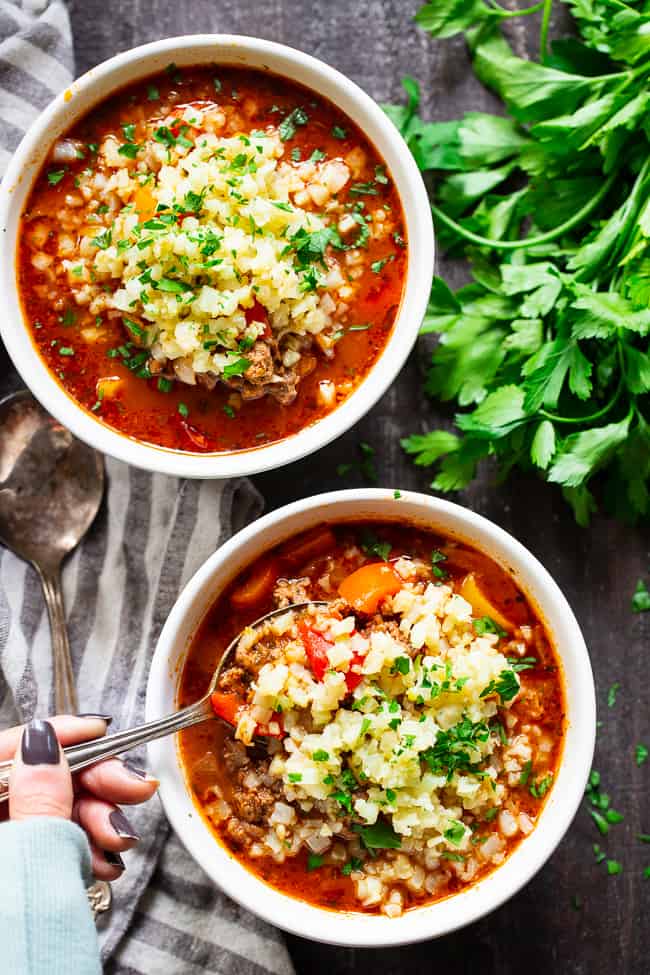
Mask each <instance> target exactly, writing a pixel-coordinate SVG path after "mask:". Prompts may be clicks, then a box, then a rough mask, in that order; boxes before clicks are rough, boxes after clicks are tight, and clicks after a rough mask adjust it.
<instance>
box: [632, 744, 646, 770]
mask: <svg viewBox="0 0 650 975" xmlns="http://www.w3.org/2000/svg"><path fill="white" fill-rule="evenodd" d="M634 758H635V760H636V764H637V765H643V763H644V762H646V761H647V760H648V749H647V748H646V746H645V745H641V744H639V745H637V746H636V748H635V749H634Z"/></svg>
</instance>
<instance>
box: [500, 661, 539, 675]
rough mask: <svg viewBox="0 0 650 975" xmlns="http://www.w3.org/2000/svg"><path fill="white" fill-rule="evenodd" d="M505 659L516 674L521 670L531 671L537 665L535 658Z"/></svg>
mask: <svg viewBox="0 0 650 975" xmlns="http://www.w3.org/2000/svg"><path fill="white" fill-rule="evenodd" d="M506 659H507V661H508V663H509V664H510V666H511V668H512V669H513V670H514V672H515V673H516V674H518V673H520V671H522V670H533V668H534V667H536V666H537V664H538V660H537V657H507V658H506Z"/></svg>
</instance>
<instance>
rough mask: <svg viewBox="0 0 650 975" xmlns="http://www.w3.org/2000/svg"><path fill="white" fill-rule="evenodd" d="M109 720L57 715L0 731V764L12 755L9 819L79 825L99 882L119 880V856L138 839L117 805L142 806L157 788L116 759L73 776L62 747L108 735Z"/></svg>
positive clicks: (150, 781)
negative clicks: (58, 820) (42, 818)
mask: <svg viewBox="0 0 650 975" xmlns="http://www.w3.org/2000/svg"><path fill="white" fill-rule="evenodd" d="M109 720H110V719H109V718H105V717H103V716H102V715H89V716H88V717H72V716H71V715H58V716H56V717H54V718H51V719H49V720H48V721H41V720H35V721H32V722H30V724H28V725H21V726H18V727H15V728H9V729H8V730H7V731H4V732H1V733H0V760H4V759H10V758H13V757H14V756H15V759H14V766H13V768H12V770H11V776H10V779H9V818H10V819H13V820H22V819H29V818H31V817H33V816H55V817H59V818H61V819H71V820H72V821H73V822H76V823H78V825H79V826H81V828H82V829H83V830H84V831H85V832H86V834H87V836H88V841H89V843H90V851H91V854H92V868H93V872H94V874H95V876H96V877H97V879H98V880H115V879H116V878H117V877H119V876H120V874H121V873H122V871H123V870H124V862H123V860H122V858H121V857H120V853H121V852H123V851H124V850H128V849H130V848H131V847H133V846H135V844H136V843H137V842H138V839H139V837H138V835H137V833H136V832H135V830H134V829H133V827H132V826H131V824H130V823H129V821H128V819H127V817H126V816H125V815H124V813H123V812H122V810H121V809H120V808H119V806H118V805H117V803H125V804H129V805H134V804H137V803H140V802H144V801H145V800H147V799H150V798H151V796H152V795H153V794H154V792H155V791H156V789H157V788H158V783H157V781H156V780H155V779H153V778H150V777H149V776H148V775H147V774H146V772H143V771H141V770H139V769H135V768H133V767H132V766H129V765H127V764H125V763H124V762H123V761H121V760H120V759H118V758H110V759H106V760H105V761H103V762H98V763H97V764H96V765H91V766H89V767H88V768H85V769H82V770H81V771H80V772H77V773H76V774H75V775H74V777H73V776H71V774H70V769H69V767H68V763H67V760H66V757H65V755H64V754H63V751H62V749H61V747H60V746H62V745H63V746H65V745H75V744H77V743H78V742H82V741H89V740H91V739H93V738H100V737H101V736H102V735H104V734H106V728H107V724H108V721H109ZM0 828H1V827H0Z"/></svg>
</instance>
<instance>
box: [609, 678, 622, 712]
mask: <svg viewBox="0 0 650 975" xmlns="http://www.w3.org/2000/svg"><path fill="white" fill-rule="evenodd" d="M620 688H621V685H620V682H619V681H616V683H614V684H612V686H611V687H610V689H609V690H608V691H607V707H608V708H613V707H614V705H615V704H616V695H617V694H618V692H619V690H620Z"/></svg>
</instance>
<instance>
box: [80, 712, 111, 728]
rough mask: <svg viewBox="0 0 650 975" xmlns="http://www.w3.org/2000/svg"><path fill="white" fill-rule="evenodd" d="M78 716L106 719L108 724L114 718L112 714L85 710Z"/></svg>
mask: <svg viewBox="0 0 650 975" xmlns="http://www.w3.org/2000/svg"><path fill="white" fill-rule="evenodd" d="M77 717H78V718H99V720H100V721H105V722H106V724H107V725H109V724H110V723H111V721H112V720H113V715H112V714H93V713H91V712H88V713H86V712H84V713H83V714H78V715H77Z"/></svg>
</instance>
